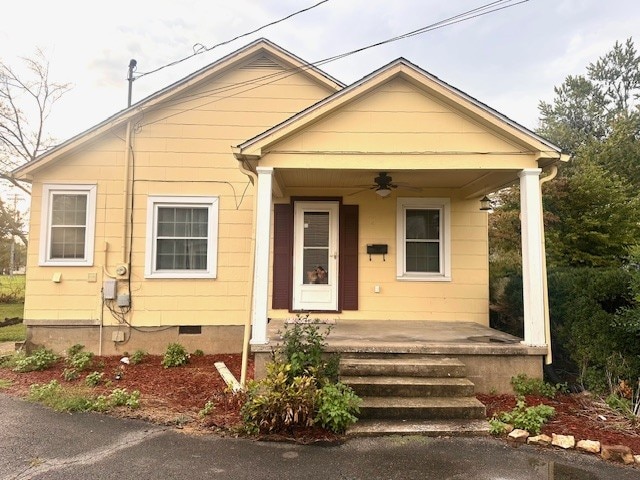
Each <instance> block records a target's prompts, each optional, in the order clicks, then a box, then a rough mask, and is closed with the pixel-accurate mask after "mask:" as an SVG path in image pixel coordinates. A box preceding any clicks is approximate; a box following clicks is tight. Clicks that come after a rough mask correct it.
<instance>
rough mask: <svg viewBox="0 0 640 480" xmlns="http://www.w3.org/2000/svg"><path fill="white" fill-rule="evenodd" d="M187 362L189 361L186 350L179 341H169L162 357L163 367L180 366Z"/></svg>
mask: <svg viewBox="0 0 640 480" xmlns="http://www.w3.org/2000/svg"><path fill="white" fill-rule="evenodd" d="M187 363H189V353H187V350H186V349H185V348H184V347H183V346H182V345H180V344H179V343H170V344H169V346H168V347H167V351H166V352H165V353H164V357H163V359H162V365H163V366H164V368H171V367H180V366H182V365H186V364H187Z"/></svg>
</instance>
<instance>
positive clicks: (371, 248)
mask: <svg viewBox="0 0 640 480" xmlns="http://www.w3.org/2000/svg"><path fill="white" fill-rule="evenodd" d="M388 250H389V248H388V245H387V244H386V243H369V244H368V245H367V253H368V254H369V261H371V255H382V261H386V257H385V255H386V254H387V251H388Z"/></svg>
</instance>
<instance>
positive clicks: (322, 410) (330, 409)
mask: <svg viewBox="0 0 640 480" xmlns="http://www.w3.org/2000/svg"><path fill="white" fill-rule="evenodd" d="M360 403H361V400H360V398H359V397H358V396H357V395H356V394H355V393H354V391H353V389H352V388H351V387H349V386H347V385H345V384H343V383H336V384H333V383H327V384H326V385H325V386H323V387H322V388H321V389H320V390H319V391H318V396H317V413H316V417H315V419H314V420H315V422H316V423H319V424H320V425H322V427H323V428H327V429H329V430H331V431H332V432H335V433H343V432H344V431H345V430H346V429H347V428H348V427H349V426H351V425H353V424H354V423H356V422H357V421H358V418H357V417H356V414H358V413H360Z"/></svg>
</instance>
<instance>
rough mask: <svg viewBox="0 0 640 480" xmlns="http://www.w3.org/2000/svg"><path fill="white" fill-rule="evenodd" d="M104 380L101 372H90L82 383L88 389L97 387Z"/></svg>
mask: <svg viewBox="0 0 640 480" xmlns="http://www.w3.org/2000/svg"><path fill="white" fill-rule="evenodd" d="M103 380H104V373H102V372H92V373H90V374H89V375H87V377H86V378H85V379H84V383H85V384H86V385H87V386H88V387H97V386H98V385H100V384H101V383H102V381H103Z"/></svg>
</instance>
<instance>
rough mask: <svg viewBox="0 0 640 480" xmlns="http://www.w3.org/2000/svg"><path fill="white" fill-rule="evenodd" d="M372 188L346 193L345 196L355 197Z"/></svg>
mask: <svg viewBox="0 0 640 480" xmlns="http://www.w3.org/2000/svg"><path fill="white" fill-rule="evenodd" d="M372 188H374V187H368V188H363V189H361V190H356V191H355V192H351V193H348V194H347V195H346V196H347V197H350V196H352V195H357V194H358V193H362V192H366V191H367V190H371V189H372Z"/></svg>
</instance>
